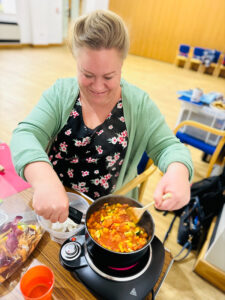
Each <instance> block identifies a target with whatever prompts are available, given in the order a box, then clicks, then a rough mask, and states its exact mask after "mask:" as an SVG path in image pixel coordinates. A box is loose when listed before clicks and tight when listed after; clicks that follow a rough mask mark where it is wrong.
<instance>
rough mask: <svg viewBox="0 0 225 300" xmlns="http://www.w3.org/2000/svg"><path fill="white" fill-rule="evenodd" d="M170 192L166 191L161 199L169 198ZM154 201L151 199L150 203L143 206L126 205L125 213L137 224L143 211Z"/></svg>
mask: <svg viewBox="0 0 225 300" xmlns="http://www.w3.org/2000/svg"><path fill="white" fill-rule="evenodd" d="M171 196H172V194H171V193H167V194H165V195H163V196H162V199H163V200H166V199H169V198H171ZM154 203H155V201H152V202H150V203H148V204H147V205H145V206H144V207H133V206H132V207H128V208H127V214H128V215H129V216H130V217H131V219H132V220H133V222H134V223H135V224H137V223H138V222H139V221H140V219H141V217H142V215H143V213H144V212H145V211H146V210H147V209H148V208H149V207H150V206H151V205H153V204H154Z"/></svg>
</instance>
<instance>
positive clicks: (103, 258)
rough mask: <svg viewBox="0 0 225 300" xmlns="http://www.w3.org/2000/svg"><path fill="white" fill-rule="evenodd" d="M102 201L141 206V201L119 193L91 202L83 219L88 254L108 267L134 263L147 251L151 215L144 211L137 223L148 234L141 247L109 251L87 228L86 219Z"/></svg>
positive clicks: (152, 230)
mask: <svg viewBox="0 0 225 300" xmlns="http://www.w3.org/2000/svg"><path fill="white" fill-rule="evenodd" d="M104 203H109V204H114V203H127V204H128V205H129V206H135V207H142V205H141V203H139V202H138V201H136V200H134V199H131V198H128V197H125V196H119V195H108V196H104V197H101V198H99V199H98V200H96V201H95V202H94V203H93V204H91V206H90V207H89V208H88V210H87V213H86V219H85V231H86V234H85V238H86V246H87V251H88V253H89V255H90V256H91V257H92V258H93V259H94V260H95V261H97V262H99V263H100V264H104V265H108V266H110V267H118V268H122V267H127V266H130V265H132V264H135V263H136V262H137V261H138V260H139V259H140V258H141V257H142V256H143V255H144V254H145V253H146V252H147V250H148V247H149V244H150V243H151V241H152V240H153V237H154V231H155V225H154V221H153V218H152V216H151V215H150V213H149V212H148V211H146V212H145V213H144V215H143V217H142V218H141V220H140V221H139V223H138V225H140V226H141V227H143V228H144V229H145V230H146V232H147V234H148V241H147V243H146V244H145V245H144V246H143V247H142V248H141V249H139V250H136V251H133V252H129V253H121V252H115V251H111V250H108V249H106V248H104V247H102V246H101V245H99V244H98V243H97V242H96V241H95V240H94V239H93V238H92V237H91V235H90V233H89V231H88V228H87V220H88V219H89V217H90V216H91V214H92V213H94V212H95V211H98V210H99V209H100V208H101V207H102V206H103V205H104Z"/></svg>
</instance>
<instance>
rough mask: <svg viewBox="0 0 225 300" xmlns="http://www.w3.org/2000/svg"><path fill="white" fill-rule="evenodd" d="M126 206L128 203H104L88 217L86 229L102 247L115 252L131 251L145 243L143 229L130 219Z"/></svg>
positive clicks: (145, 234) (145, 237)
mask: <svg viewBox="0 0 225 300" xmlns="http://www.w3.org/2000/svg"><path fill="white" fill-rule="evenodd" d="M127 207H128V204H121V203H116V204H112V205H109V204H108V203H104V206H103V207H102V208H101V209H100V210H98V211H96V212H94V213H93V214H92V215H91V216H90V218H89V219H88V221H87V227H88V230H89V232H90V234H91V236H92V238H93V239H94V240H95V241H96V242H98V243H99V244H100V245H101V246H102V247H104V248H106V249H109V250H112V251H116V252H132V251H135V250H138V249H141V248H142V247H143V246H144V245H145V244H146V243H147V237H148V235H147V233H146V231H145V229H144V228H142V227H140V226H138V225H136V224H135V223H134V222H133V221H132V219H131V217H130V216H129V215H128V214H127Z"/></svg>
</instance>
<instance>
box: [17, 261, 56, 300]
mask: <svg viewBox="0 0 225 300" xmlns="http://www.w3.org/2000/svg"><path fill="white" fill-rule="evenodd" d="M54 281H55V278H54V273H53V272H52V270H51V269H50V268H48V267H47V266H44V265H38V266H34V267H32V268H30V269H29V270H28V271H27V272H26V273H25V274H24V275H23V277H22V279H21V281H20V290H21V292H22V294H23V297H24V299H25V300H34V299H35V300H49V299H51V295H52V289H53V285H54Z"/></svg>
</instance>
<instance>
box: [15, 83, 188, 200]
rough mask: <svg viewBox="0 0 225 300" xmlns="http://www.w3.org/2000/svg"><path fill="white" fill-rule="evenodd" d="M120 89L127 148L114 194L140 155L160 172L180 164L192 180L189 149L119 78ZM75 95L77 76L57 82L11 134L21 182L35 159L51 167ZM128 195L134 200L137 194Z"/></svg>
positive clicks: (134, 168)
mask: <svg viewBox="0 0 225 300" xmlns="http://www.w3.org/2000/svg"><path fill="white" fill-rule="evenodd" d="M121 88H122V100H123V109H124V117H125V122H126V126H127V131H128V148H127V151H126V156H125V159H124V162H123V165H122V168H121V171H120V175H119V177H118V181H117V185H116V190H117V189H119V188H121V187H122V186H123V185H124V184H126V183H127V182H129V181H130V180H131V179H133V178H134V177H135V176H136V175H137V165H138V163H139V161H140V159H141V157H142V154H143V152H144V151H146V152H147V154H148V156H149V157H150V158H152V160H153V162H154V164H155V165H157V166H158V167H159V169H160V170H161V171H162V172H165V171H166V170H167V167H168V166H169V164H171V163H172V162H181V163H183V164H184V165H186V166H187V168H188V170H189V174H190V176H189V178H190V179H191V178H192V174H193V166H192V160H191V157H190V154H189V151H188V149H187V148H186V147H185V146H184V145H183V144H182V143H180V141H179V140H178V139H177V138H176V137H175V136H174V134H173V132H172V131H171V130H170V128H169V127H168V126H167V124H166V123H165V120H164V117H163V115H162V114H161V113H160V111H159V109H158V108H157V106H156V105H155V104H154V102H153V101H152V100H151V99H150V98H149V96H148V94H147V93H146V92H144V91H142V90H141V89H139V88H137V87H136V86H134V85H131V84H129V83H127V82H126V81H125V80H123V79H122V80H121ZM78 94H79V86H78V82H77V79H76V78H64V79H58V80H57V81H56V82H55V83H54V84H53V85H52V86H51V87H50V88H49V89H48V90H46V91H45V92H44V93H43V95H42V97H41V99H40V101H39V102H38V104H37V105H36V106H35V107H34V109H33V110H32V111H31V113H30V114H29V115H28V116H27V117H26V119H25V120H24V121H22V122H20V123H19V125H18V127H17V128H16V129H15V130H14V131H13V135H12V140H11V145H10V146H11V152H12V159H13V162H14V165H15V168H16V171H17V172H18V174H19V175H20V176H21V177H22V178H24V175H23V170H24V167H25V166H26V165H27V164H29V163H31V162H35V161H45V162H48V163H49V164H50V161H49V159H48V155H47V149H48V146H49V145H50V144H51V142H52V141H53V139H54V138H55V137H56V136H57V134H58V133H59V131H60V130H61V129H62V128H63V127H64V125H65V124H66V122H67V120H68V117H69V114H70V112H71V110H72V108H73V106H74V103H75V100H76V98H77V96H78ZM128 196H133V197H135V196H136V193H130V194H129V195H128Z"/></svg>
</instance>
